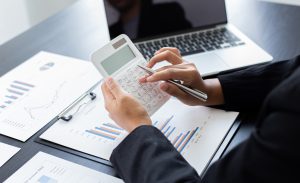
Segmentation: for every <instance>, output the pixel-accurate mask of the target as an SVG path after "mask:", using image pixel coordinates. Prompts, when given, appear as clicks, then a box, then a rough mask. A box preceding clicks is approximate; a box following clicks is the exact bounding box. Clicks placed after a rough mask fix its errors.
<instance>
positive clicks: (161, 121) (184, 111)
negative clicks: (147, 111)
mask: <svg viewBox="0 0 300 183" xmlns="http://www.w3.org/2000/svg"><path fill="white" fill-rule="evenodd" d="M174 106H176V107H174ZM237 116H238V113H237V112H226V111H223V110H218V109H213V108H208V107H203V106H194V107H191V106H186V105H184V104H182V103H181V102H180V101H178V100H176V99H174V98H172V99H171V100H169V102H168V103H167V105H164V106H163V107H162V108H160V110H159V111H158V112H157V113H155V114H154V115H153V116H152V117H151V118H152V122H153V125H154V126H156V127H157V128H158V129H159V130H160V131H161V132H162V133H163V134H164V135H165V136H166V137H167V138H168V139H169V140H170V142H171V143H172V144H173V146H174V147H175V148H176V149H177V150H178V151H179V152H180V153H181V154H182V155H183V157H184V158H185V159H186V160H187V161H188V162H189V163H190V164H191V165H192V166H193V167H194V168H195V169H196V170H197V172H198V173H199V174H201V173H202V172H203V171H204V170H205V168H206V166H207V165H208V164H209V162H210V160H211V158H212V157H213V155H214V154H215V152H216V151H217V150H218V147H219V145H220V144H221V143H222V141H223V139H224V138H225V136H226V134H227V132H228V131H229V130H230V128H231V126H232V125H233V123H234V121H235V119H236V117H237Z"/></svg>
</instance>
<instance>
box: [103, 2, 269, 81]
mask: <svg viewBox="0 0 300 183" xmlns="http://www.w3.org/2000/svg"><path fill="white" fill-rule="evenodd" d="M104 5H105V12H106V17H107V22H108V26H109V33H110V38H111V39H113V38H114V37H116V36H118V35H119V34H126V35H128V36H129V37H130V38H131V39H132V40H133V42H134V43H135V45H136V47H137V48H138V49H139V50H140V52H141V53H142V54H143V55H144V57H145V58H146V59H150V58H151V57H152V56H153V54H154V53H155V51H157V50H159V49H160V48H161V47H176V48H178V49H179V50H180V52H181V54H182V55H183V59H184V60H186V61H188V62H192V63H194V64H195V65H196V66H197V68H198V70H199V71H200V73H201V75H202V76H210V75H213V74H217V73H220V72H222V71H228V70H233V69H238V68H244V67H247V66H250V65H254V64H260V63H264V62H268V61H271V60H272V56H270V55H269V54H268V53H267V52H265V51H264V50H263V49H262V48H260V47H259V46H258V45H256V44H255V43H254V42H253V41H251V40H250V39H249V38H248V37H247V36H245V35H244V34H243V33H242V32H241V31H239V30H238V29H237V28H236V27H235V26H233V25H232V24H230V23H228V20H227V14H226V6H225V0H201V1H200V0H104Z"/></svg>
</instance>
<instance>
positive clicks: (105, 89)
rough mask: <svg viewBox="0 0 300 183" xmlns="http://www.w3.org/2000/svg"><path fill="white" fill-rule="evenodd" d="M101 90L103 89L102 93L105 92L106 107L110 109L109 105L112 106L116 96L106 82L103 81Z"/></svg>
mask: <svg viewBox="0 0 300 183" xmlns="http://www.w3.org/2000/svg"><path fill="white" fill-rule="evenodd" d="M101 90H102V94H103V98H104V105H105V108H106V109H108V108H109V106H111V103H112V101H113V100H115V97H114V96H113V94H112V93H111V92H110V90H109V88H108V87H107V85H106V84H105V83H103V84H102V85H101Z"/></svg>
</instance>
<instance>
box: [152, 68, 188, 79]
mask: <svg viewBox="0 0 300 183" xmlns="http://www.w3.org/2000/svg"><path fill="white" fill-rule="evenodd" d="M191 77H192V75H191V73H190V70H187V69H178V68H168V69H166V70H162V71H160V72H156V73H154V74H152V75H151V76H149V77H147V78H146V80H147V82H156V81H161V80H168V79H175V80H182V81H189V80H191Z"/></svg>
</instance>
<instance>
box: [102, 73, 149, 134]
mask: <svg viewBox="0 0 300 183" xmlns="http://www.w3.org/2000/svg"><path fill="white" fill-rule="evenodd" d="M101 89H102V93H103V96H104V103H105V108H106V110H107V111H108V112H109V116H110V118H111V119H112V120H114V121H115V122H116V123H117V124H118V125H119V126H120V127H122V128H124V129H125V130H126V131H128V132H129V133H130V132H132V131H133V130H134V129H135V128H137V127H139V126H142V125H151V124H152V123H151V119H150V117H149V115H148V113H147V111H146V110H145V109H144V107H143V106H142V105H141V104H140V103H139V102H138V101H137V100H136V99H134V98H133V97H132V96H131V95H129V94H128V93H126V92H125V91H123V90H122V88H121V87H120V86H119V85H118V83H116V82H115V81H114V80H113V79H112V78H108V79H106V80H105V82H104V83H103V84H102V86H101Z"/></svg>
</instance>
